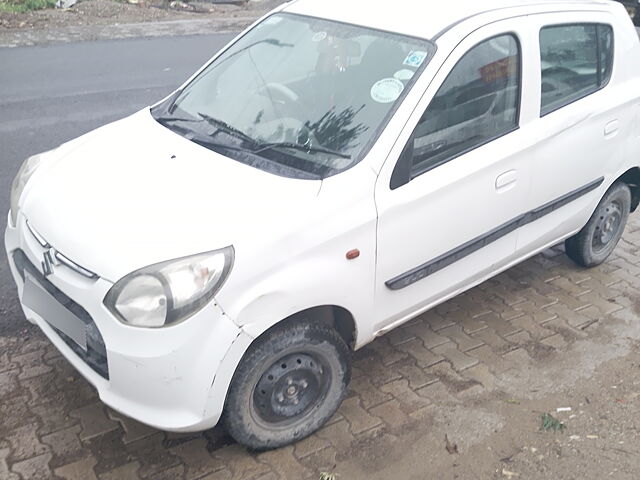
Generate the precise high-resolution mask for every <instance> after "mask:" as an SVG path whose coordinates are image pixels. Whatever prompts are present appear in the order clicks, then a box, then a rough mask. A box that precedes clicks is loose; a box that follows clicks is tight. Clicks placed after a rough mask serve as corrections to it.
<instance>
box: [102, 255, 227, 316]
mask: <svg viewBox="0 0 640 480" xmlns="http://www.w3.org/2000/svg"><path fill="white" fill-rule="evenodd" d="M233 258H234V250H233V247H226V248H223V249H221V250H214V251H212V252H207V253H201V254H198V255H192V256H189V257H184V258H179V259H177V260H170V261H168V262H162V263H157V264H155V265H151V266H148V267H144V268H141V269H140V270H136V271H135V272H133V273H130V274H129V275H127V276H125V277H123V278H121V279H120V280H118V281H117V282H116V283H115V285H114V286H113V287H111V289H110V290H109V292H108V293H107V295H106V296H105V298H104V304H105V306H106V307H107V308H108V309H109V310H110V311H111V313H113V314H114V315H115V316H116V317H117V318H118V319H120V320H121V321H122V322H124V323H126V324H128V325H133V326H135V327H148V328H158V327H164V326H167V325H171V324H174V323H177V322H180V321H182V320H184V319H186V318H187V317H189V316H191V315H193V314H194V313H196V312H197V311H198V310H200V309H201V308H202V307H204V306H205V305H206V304H207V303H208V302H209V301H210V300H211V299H212V298H213V296H214V295H215V294H216V292H217V291H218V290H220V287H222V284H223V283H224V281H225V280H226V278H227V276H228V275H229V271H230V270H231V266H232V265H233Z"/></svg>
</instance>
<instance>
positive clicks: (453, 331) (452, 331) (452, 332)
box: [439, 325, 482, 352]
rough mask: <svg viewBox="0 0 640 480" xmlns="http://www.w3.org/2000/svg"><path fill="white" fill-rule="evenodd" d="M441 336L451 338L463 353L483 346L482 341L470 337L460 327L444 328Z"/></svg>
mask: <svg viewBox="0 0 640 480" xmlns="http://www.w3.org/2000/svg"><path fill="white" fill-rule="evenodd" d="M439 333H440V335H443V336H445V337H447V338H449V339H450V340H451V341H452V342H454V343H455V344H456V345H458V348H460V350H462V351H463V352H466V351H467V350H472V349H474V348H478V347H479V346H481V345H482V341H481V340H478V339H477V338H473V337H470V336H469V335H467V334H466V333H464V332H463V331H462V328H461V327H460V326H458V325H453V326H451V327H447V328H443V329H442V330H440V332H439Z"/></svg>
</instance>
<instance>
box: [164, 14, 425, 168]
mask: <svg viewBox="0 0 640 480" xmlns="http://www.w3.org/2000/svg"><path fill="white" fill-rule="evenodd" d="M434 51H435V47H434V46H433V44H431V43H430V42H428V41H427V40H421V39H416V38H412V37H407V36H403V35H399V34H392V33H387V32H381V31H378V30H373V29H369V28H363V27H357V26H352V25H346V24H342V23H337V22H331V21H326V20H321V19H316V18H310V17H305V16H299V15H291V14H282V13H281V14H275V15H272V16H270V17H267V18H266V19H265V20H264V21H262V22H261V23H260V24H258V25H257V26H256V27H254V28H253V29H251V30H250V31H249V32H248V33H247V34H245V35H244V36H243V37H241V38H240V39H239V40H238V41H237V42H236V43H234V44H233V45H232V46H231V47H230V48H229V49H227V50H226V51H225V52H224V53H223V54H222V55H220V56H219V57H218V58H216V59H215V60H214V61H213V62H212V63H211V64H209V65H208V66H207V67H206V68H205V69H204V70H202V72H200V74H199V75H197V76H196V77H195V78H194V79H193V80H192V81H191V82H190V83H189V84H188V85H187V86H186V87H185V88H184V89H182V90H181V91H178V92H176V94H174V95H173V96H171V97H169V98H168V99H167V100H165V101H164V102H163V103H162V104H160V105H158V106H157V107H155V108H153V109H152V113H153V115H154V117H155V118H156V120H157V121H159V122H160V123H162V124H163V125H165V126H166V127H167V128H170V129H172V130H173V131H175V132H177V133H179V134H181V135H183V136H185V137H186V138H188V139H189V140H192V141H194V142H196V143H199V144H201V145H203V146H205V147H207V148H210V149H212V150H215V151H218V152H220V153H223V154H224V155H226V156H228V157H230V158H233V159H235V160H239V161H242V162H244V163H248V164H250V165H253V166H255V167H258V168H262V169H264V170H267V171H270V172H273V173H276V174H280V175H284V176H290V177H296V178H325V177H327V176H330V175H334V174H336V173H338V172H340V171H343V170H345V169H347V168H349V167H351V166H353V165H354V164H355V163H357V162H358V161H359V160H360V159H361V158H362V157H363V156H364V155H365V154H366V153H367V151H368V149H369V148H370V146H371V144H372V143H373V141H375V139H376V137H377V135H378V134H379V133H380V130H381V129H382V127H383V126H384V125H385V123H386V121H387V118H388V117H389V116H390V114H391V112H392V111H393V109H394V108H395V106H396V105H397V104H398V103H399V102H400V101H401V99H402V98H403V96H404V95H405V94H406V92H407V91H408V89H409V88H410V87H411V85H412V83H413V81H414V80H415V78H416V77H417V76H418V75H417V73H418V72H419V71H421V70H422V69H423V68H424V67H425V66H426V64H427V62H428V61H429V59H430V58H431V56H432V54H433V52H434Z"/></svg>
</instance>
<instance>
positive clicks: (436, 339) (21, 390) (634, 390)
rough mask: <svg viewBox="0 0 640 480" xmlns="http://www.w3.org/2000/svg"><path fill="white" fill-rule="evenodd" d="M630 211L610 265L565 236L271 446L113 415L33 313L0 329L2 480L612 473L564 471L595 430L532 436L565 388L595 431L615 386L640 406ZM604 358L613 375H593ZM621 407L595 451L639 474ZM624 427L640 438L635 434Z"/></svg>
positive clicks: (415, 335)
mask: <svg viewBox="0 0 640 480" xmlns="http://www.w3.org/2000/svg"><path fill="white" fill-rule="evenodd" d="M632 220H633V221H632V222H631V224H630V225H629V227H628V229H627V232H626V234H625V237H624V240H623V241H622V242H621V243H620V246H619V248H618V250H617V251H616V253H615V254H614V255H613V257H612V258H611V259H610V260H609V261H608V262H607V263H606V264H605V265H603V266H601V267H598V268H596V269H592V270H583V269H579V268H578V267H576V266H575V265H573V264H572V263H571V262H570V261H569V260H568V259H567V257H566V256H564V255H563V254H562V248H561V247H555V248H553V249H550V250H548V251H546V252H544V253H543V254H541V255H538V256H537V257H535V258H532V259H531V260H529V261H527V262H525V263H523V264H522V265H519V266H517V267H515V268H513V269H511V270H509V271H507V272H505V273H503V274H501V275H499V276H497V277H495V278H493V279H491V280H489V281H487V282H485V283H484V284H482V285H480V286H478V287H476V288H475V289H473V290H471V291H469V292H466V293H464V294H462V295H460V296H459V297H457V298H454V299H453V300H451V301H449V302H447V303H445V304H443V305H441V306H439V307H437V308H436V309H434V310H432V311H430V312H427V313H425V314H424V315H422V316H420V317H418V318H416V319H414V320H411V321H410V322H408V323H407V324H405V325H403V326H402V327H401V328H399V329H397V330H395V331H393V332H391V333H390V334H389V335H387V336H385V337H382V338H380V339H378V340H376V341H375V342H373V343H372V344H371V345H368V346H366V347H365V348H364V349H363V350H361V351H359V352H357V353H356V355H355V357H354V368H353V381H352V384H351V389H350V394H349V396H348V397H347V399H346V400H345V402H344V404H343V405H342V407H341V409H340V411H339V413H338V414H337V415H336V417H335V418H334V419H333V420H332V421H331V422H330V423H329V425H328V426H326V427H325V428H324V429H323V430H321V431H320V432H318V433H317V434H315V435H313V436H312V437H310V438H308V439H306V440H304V441H302V442H300V443H298V444H297V445H294V446H291V447H287V448H284V449H280V450H277V451H273V452H266V453H259V452H249V451H247V450H245V449H244V448H242V447H240V446H238V445H236V444H234V443H233V441H232V440H231V439H230V438H228V437H227V436H226V435H225V434H224V432H221V431H220V430H219V429H213V430H210V431H207V432H202V433H194V434H169V433H165V432H159V431H156V430H154V429H152V428H149V427H147V426H144V425H141V424H139V423H137V422H135V421H133V420H131V419H128V418H126V417H123V416H122V415H120V414H118V413H116V412H113V411H111V410H109V409H108V407H106V406H105V405H103V404H102V403H101V402H100V400H99V399H98V398H97V396H96V394H95V392H94V391H93V389H92V388H91V387H90V385H89V384H88V383H87V382H86V381H84V380H83V379H82V378H81V377H80V376H79V375H78V374H77V373H76V372H75V371H74V370H73V368H72V367H70V365H69V364H68V363H67V362H66V361H65V360H64V359H63V358H62V357H61V356H60V355H59V354H58V353H57V351H56V350H55V349H54V348H53V347H51V345H49V343H48V342H47V340H46V339H45V338H44V336H43V335H42V334H41V333H39V331H38V330H37V329H36V328H35V327H32V326H29V325H27V324H26V323H25V329H24V332H23V334H21V335H20V336H16V337H0V477H1V478H2V479H5V478H6V479H10V480H16V479H23V480H27V479H29V480H30V479H36V478H47V479H50V478H53V479H68V480H72V479H82V480H88V479H94V478H95V479H101V480H106V479H118V480H126V479H143V478H151V479H154V480H156V479H161V478H177V479H185V480H199V479H209V480H214V479H239V480H251V479H255V480H258V479H260V480H278V479H280V480H284V479H286V480H289V479H295V480H305V479H317V478H318V477H319V475H320V472H322V471H332V472H337V473H338V474H340V477H339V478H344V479H352V478H353V479H357V478H367V479H369V478H392V477H391V476H388V475H390V474H393V475H394V477H393V478H399V479H401V478H507V477H508V476H509V474H508V472H511V471H512V470H515V469H520V472H521V474H522V476H521V477H520V478H551V477H549V475H551V476H554V477H555V478H577V477H578V476H582V477H584V478H603V477H600V476H593V475H596V474H595V473H594V472H596V471H597V470H591V471H589V470H585V472H584V474H581V475H577V474H576V476H575V477H571V476H570V473H567V474H566V475H567V476H562V475H563V474H564V473H563V472H565V470H563V469H565V464H564V463H562V462H563V460H562V458H564V457H563V455H564V456H565V457H575V459H576V461H577V460H578V459H580V461H581V462H582V463H584V464H585V465H588V464H589V461H590V459H591V458H593V455H592V454H587V453H584V454H583V453H581V452H583V451H584V452H591V451H592V450H589V449H590V448H596V447H595V446H593V445H595V443H594V442H595V440H596V439H595V438H590V439H589V440H591V444H589V443H586V442H587V439H586V436H583V435H577V434H576V435H573V436H572V437H568V436H567V435H565V436H563V437H556V438H554V437H553V436H551V437H548V438H544V440H542V443H540V446H539V447H538V448H534V447H527V446H526V445H524V442H528V441H531V439H532V438H533V439H534V440H535V439H536V438H542V437H541V434H540V433H539V432H538V431H537V424H536V421H537V420H536V418H537V415H538V413H536V412H539V411H542V410H546V409H548V408H553V407H556V406H561V405H556V403H554V402H555V401H556V399H558V398H562V399H563V401H566V402H567V403H568V404H571V403H572V404H573V405H574V406H575V410H574V412H575V413H574V418H573V422H574V423H576V424H579V423H580V422H579V421H580V419H582V418H584V421H585V425H588V428H590V429H592V430H593V431H596V430H597V428H598V425H601V424H602V422H604V421H605V420H604V419H603V418H601V417H602V415H601V416H600V417H598V416H597V412H593V411H589V412H587V410H589V408H590V406H591V405H592V404H598V402H605V401H609V400H607V399H608V397H606V395H609V394H610V395H613V400H612V402H613V404H615V405H616V406H620V408H623V407H624V406H625V405H629V406H630V407H631V406H633V407H634V408H635V410H634V411H635V412H636V413H637V408H638V406H640V373H638V372H639V371H640V354H639V353H638V352H640V347H639V345H640V326H638V324H640V321H639V320H640V302H639V300H638V299H639V298H640V294H639V292H640V247H639V245H640V215H635V217H632ZM3 301H7V302H8V301H15V299H14V300H9V299H3ZM611 361H618V362H625V363H624V365H626V366H627V367H628V366H629V365H631V366H633V365H635V369H636V370H633V368H632V367H629V368H627V367H625V368H622V367H616V366H615V365H613V366H611V365H610V363H607V362H611ZM599 369H605V370H606V371H607V373H606V374H603V375H601V376H597V372H598V371H599ZM612 372H613V373H612ZM585 380H588V382H587V383H585ZM589 382H591V383H593V384H594V385H596V384H598V382H604V383H603V385H604V384H607V383H612V382H617V383H616V385H610V387H607V388H604V389H602V388H601V389H600V390H601V391H602V392H605V393H606V395H605V393H599V392H600V390H598V391H596V392H594V393H590V395H591V396H592V398H591V399H589V398H588V397H587V396H586V395H585V396H584V398H573V396H575V395H577V393H576V390H575V389H576V386H580V385H582V386H583V387H582V388H588V385H589ZM585 385H586V386H585ZM613 386H615V387H616V388H615V389H613V388H612V387H613ZM609 392H612V393H609ZM559 395H561V397H558V396H559ZM601 397H602V398H601ZM558 401H559V400H558ZM519 405H527V408H529V409H530V410H529V411H527V410H526V408H525V409H522V408H521V409H520V411H521V412H522V418H523V420H521V421H519V423H518V422H516V424H515V426H514V427H511V428H510V427H509V426H508V423H509V422H508V420H510V421H513V419H514V418H515V417H513V412H511V413H509V412H510V409H511V410H513V409H516V408H519V407H518V406H519ZM603 405H605V403H603ZM531 412H534V413H531ZM616 412H617V411H616ZM616 412H614V414H615V415H618V413H619V412H618V413H616ZM590 415H591V416H590ZM636 416H637V415H635V414H634V415H633V418H635V417H636ZM616 418H618V417H616ZM620 418H621V420H619V421H618V423H616V422H613V424H612V425H609V426H608V427H607V428H608V429H605V430H603V431H604V434H600V435H603V437H605V438H606V440H602V442H603V443H602V444H601V445H600V447H598V448H600V451H602V452H607V453H606V454H603V455H604V457H603V458H604V460H603V458H600V460H599V462H600V464H602V462H604V464H605V465H606V467H607V468H609V464H607V463H606V462H607V461H608V460H607V459H609V460H610V461H609V463H610V464H611V465H612V466H611V468H610V470H611V471H612V472H613V476H612V477H611V478H622V479H624V478H637V476H638V475H637V473H638V469H640V463H639V462H638V461H637V460H636V462H635V463H633V461H629V459H628V458H627V460H626V463H625V462H624V461H623V462H622V464H621V465H620V466H619V467H614V466H613V465H614V464H615V462H617V461H618V459H619V458H623V457H628V455H627V453H624V452H628V454H629V455H636V456H637V457H638V456H640V454H639V453H638V451H639V450H640V441H638V440H637V431H638V425H637V423H635V420H634V419H631V420H630V419H629V418H628V417H625V416H624V415H622V416H620ZM587 420H588V421H589V422H590V423H589V422H587ZM569 421H570V420H569V419H568V418H567V422H569ZM576 428H577V427H576ZM585 428H587V427H585ZM603 428H604V427H603ZM443 431H444V432H447V438H448V439H455V441H456V442H457V445H458V450H459V451H466V452H467V455H472V452H476V453H473V455H476V456H477V458H475V459H473V458H472V460H473V461H474V462H475V465H477V467H471V466H469V467H468V468H466V469H465V460H464V457H462V456H461V457H460V458H458V457H455V456H454V457H451V455H450V454H449V453H447V452H446V451H445V449H444V443H443V437H442V436H441V433H442V432H443ZM630 431H635V432H636V441H635V443H633V440H632V441H630V440H629V439H628V438H627V437H625V435H626V434H628V433H629V432H630ZM526 432H529V433H530V436H527V435H526ZM496 434H499V435H500V436H499V437H495V435H496ZM531 435H532V436H531ZM536 435H537V437H536ZM578 437H579V438H580V440H577V438H578ZM591 437H594V435H591ZM598 438H600V436H599V435H598ZM545 442H546V443H545ZM563 442H564V443H563ZM567 442H573V444H571V445H568V444H567ZM580 442H582V443H580ZM611 442H613V443H615V445H616V447H615V448H616V449H617V450H611V449H610V448H608V447H607V445H612V444H613V443H611ZM430 445H436V446H437V447H436V448H435V449H430V448H429V446H430ZM400 446H401V447H400ZM487 448H488V449H489V450H487ZM423 449H424V450H423ZM554 449H555V450H554ZM634 449H635V450H634ZM494 450H495V451H499V453H492V452H494ZM534 450H535V452H534ZM481 451H483V452H485V454H480V453H478V452H481ZM538 451H539V452H541V453H539V454H537V456H536V455H534V454H535V453H536V452H538ZM487 452H489V453H487ZM554 452H555V453H554ZM558 452H560V453H558ZM621 452H622V453H621ZM501 455H504V456H503V457H501ZM540 455H542V456H543V458H544V459H546V461H548V462H551V461H554V462H556V463H555V464H545V462H544V461H543V460H542V459H540V458H539V457H540ZM554 455H555V457H554ZM498 457H500V458H498ZM452 458H453V459H452ZM505 459H508V461H507V460H505ZM536 459H538V460H536ZM536 462H537V463H536ZM567 462H570V461H569V460H567ZM554 465H555V466H554ZM393 468H395V470H393ZM566 468H568V467H566ZM575 468H581V467H575ZM476 469H477V471H476ZM483 469H484V470H483ZM614 470H615V471H614ZM568 471H569V470H567V472H568ZM576 471H577V470H574V473H575V472H576ZM394 472H395V473H394ZM481 472H484V473H481ZM503 472H507V473H506V474H505V473H503ZM527 472H528V473H527ZM515 473H517V472H515ZM600 473H601V472H600V471H598V473H597V475H600ZM633 474H636V475H635V477H634V476H633ZM384 475H387V477H384ZM590 475H591V476H590ZM514 478H515V477H514Z"/></svg>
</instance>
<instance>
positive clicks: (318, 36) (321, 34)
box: [311, 32, 327, 42]
mask: <svg viewBox="0 0 640 480" xmlns="http://www.w3.org/2000/svg"><path fill="white" fill-rule="evenodd" d="M325 38H327V32H318V33H316V34H315V35H314V36H313V37H311V40H313V41H314V42H321V41H323V40H324V39H325Z"/></svg>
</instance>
